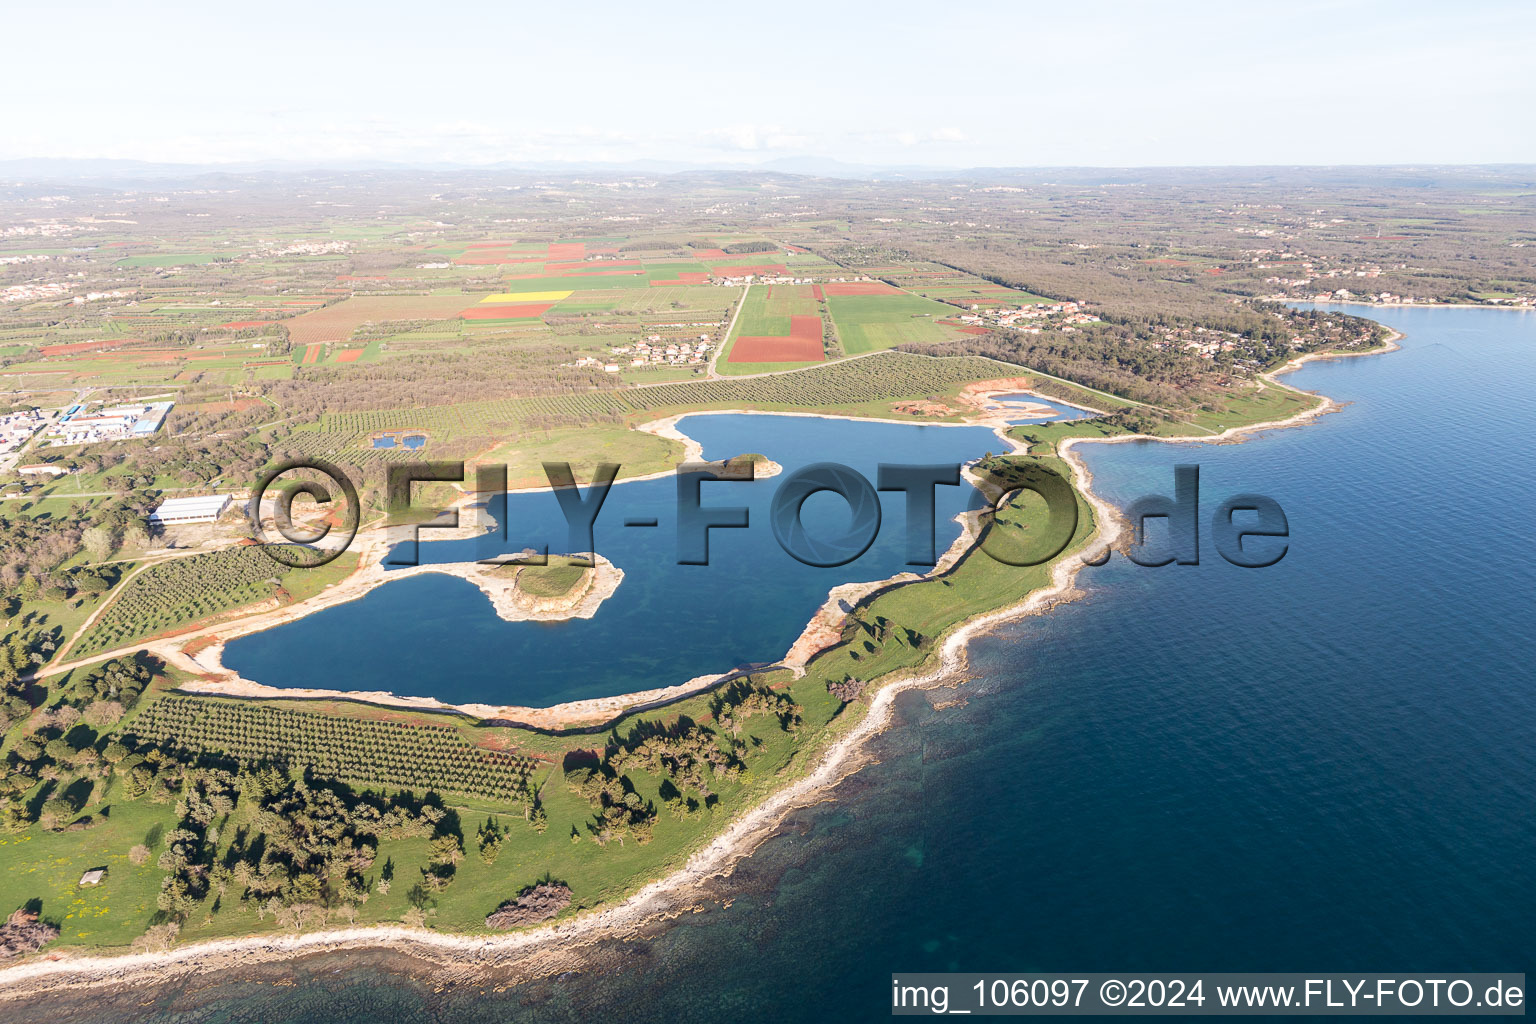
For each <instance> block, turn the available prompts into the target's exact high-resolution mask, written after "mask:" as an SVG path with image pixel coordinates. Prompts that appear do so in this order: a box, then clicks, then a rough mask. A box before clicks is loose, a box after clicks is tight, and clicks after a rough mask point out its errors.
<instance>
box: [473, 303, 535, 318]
mask: <svg viewBox="0 0 1536 1024" xmlns="http://www.w3.org/2000/svg"><path fill="white" fill-rule="evenodd" d="M553 306H554V303H553V302H522V303H519V304H517V305H515V306H472V307H471V308H469V309H466V310H465V311H464V312H463V313H461V314H460V316H462V317H463V318H464V319H465V320H526V319H529V318H532V317H540V316H543V315H544V314H545V313H546V312H547V311H548V310H549V309H550V308H551V307H553Z"/></svg>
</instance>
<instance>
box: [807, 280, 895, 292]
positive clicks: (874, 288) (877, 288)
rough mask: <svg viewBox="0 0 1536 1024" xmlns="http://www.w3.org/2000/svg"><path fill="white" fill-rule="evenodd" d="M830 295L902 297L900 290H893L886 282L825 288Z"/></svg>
mask: <svg viewBox="0 0 1536 1024" xmlns="http://www.w3.org/2000/svg"><path fill="white" fill-rule="evenodd" d="M822 290H823V291H824V292H826V293H827V294H828V295H900V294H901V289H900V288H892V287H891V286H890V285H888V284H886V283H885V282H884V281H842V282H837V283H833V284H829V285H825V286H823V288H822Z"/></svg>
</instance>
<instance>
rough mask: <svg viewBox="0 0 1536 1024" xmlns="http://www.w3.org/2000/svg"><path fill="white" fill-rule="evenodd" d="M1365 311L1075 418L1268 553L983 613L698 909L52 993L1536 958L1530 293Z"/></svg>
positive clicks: (777, 995)
mask: <svg viewBox="0 0 1536 1024" xmlns="http://www.w3.org/2000/svg"><path fill="white" fill-rule="evenodd" d="M1349 311H1351V312H1359V311H1358V310H1354V309H1351V310H1349ZM1370 315H1372V316H1373V317H1375V318H1377V319H1379V320H1381V321H1382V322H1384V323H1386V324H1388V325H1390V326H1392V327H1395V328H1397V329H1398V330H1400V331H1402V332H1404V333H1405V335H1406V337H1405V338H1404V339H1403V341H1402V342H1401V344H1402V346H1403V348H1402V351H1400V352H1396V353H1393V354H1390V355H1386V356H1373V357H1367V358H1358V359H1348V360H1340V361H1333V362H1325V363H1311V364H1308V365H1307V366H1306V367H1304V368H1303V369H1302V370H1300V371H1298V372H1296V373H1294V374H1292V375H1290V376H1289V377H1288V378H1287V379H1288V380H1289V382H1290V383H1292V384H1294V385H1296V386H1299V387H1303V388H1309V389H1315V390H1319V391H1321V392H1324V393H1326V394H1328V395H1331V396H1333V397H1335V398H1338V399H1340V400H1341V401H1343V402H1345V403H1347V404H1346V405H1345V407H1344V408H1343V410H1342V411H1340V412H1338V413H1335V414H1332V415H1328V416H1325V417H1322V418H1321V419H1319V420H1317V421H1315V422H1313V423H1312V424H1310V425H1307V426H1303V427H1300V428H1296V429H1290V430H1282V431H1274V432H1271V433H1269V434H1267V435H1265V436H1262V437H1259V438H1257V439H1255V440H1252V441H1250V442H1248V443H1245V444H1241V445H1221V446H1212V445H1203V446H1202V445H1190V446H1174V445H1167V444H1155V443H1146V444H1122V445H1110V446H1088V447H1087V448H1085V449H1084V450H1085V451H1086V452H1087V453H1088V454H1087V458H1088V461H1089V463H1090V464H1091V466H1092V468H1093V471H1094V473H1095V477H1096V481H1097V486H1098V487H1099V488H1100V489H1101V490H1102V491H1103V492H1104V493H1105V494H1107V495H1109V496H1110V497H1112V498H1114V499H1116V500H1119V501H1129V500H1131V499H1134V498H1136V497H1139V496H1141V495H1143V494H1148V493H1171V491H1172V467H1173V466H1174V465H1175V464H1179V463H1197V464H1198V465H1199V466H1200V467H1201V474H1202V487H1203V492H1202V515H1203V516H1209V514H1210V511H1211V510H1212V509H1213V508H1214V506H1215V504H1216V502H1218V501H1219V500H1221V499H1222V498H1224V497H1226V496H1227V495H1229V494H1233V493H1238V492H1254V493H1260V494H1264V495H1267V496H1269V497H1272V498H1273V499H1274V500H1276V501H1278V502H1279V503H1280V504H1281V506H1282V507H1283V509H1284V510H1285V513H1286V516H1287V519H1288V522H1289V526H1290V537H1289V549H1288V552H1287V554H1286V556H1285V558H1284V559H1283V560H1282V561H1281V562H1280V563H1279V564H1277V565H1275V566H1273V567H1270V568H1266V569H1242V568H1238V567H1235V566H1232V565H1229V564H1227V563H1226V562H1224V561H1223V560H1222V559H1221V558H1220V557H1218V556H1217V555H1216V552H1215V550H1214V548H1213V547H1212V546H1211V543H1210V539H1209V533H1208V530H1207V531H1203V533H1204V536H1203V537H1202V543H1203V545H1204V547H1203V549H1202V552H1201V555H1202V557H1201V560H1200V564H1198V565H1169V566H1165V567H1162V568H1156V569H1152V568H1143V567H1140V566H1137V565H1133V564H1131V563H1130V562H1128V561H1127V560H1126V559H1124V558H1123V557H1121V556H1118V555H1117V556H1115V557H1114V558H1112V559H1111V561H1110V562H1109V563H1108V564H1107V565H1105V566H1103V567H1102V568H1096V569H1089V570H1086V571H1085V572H1084V573H1083V574H1082V576H1081V577H1080V583H1081V585H1082V586H1083V588H1084V590H1085V594H1084V596H1083V597H1082V598H1081V599H1080V600H1077V601H1075V602H1073V603H1071V604H1068V605H1065V606H1062V607H1059V608H1057V609H1055V610H1054V611H1052V612H1051V613H1049V614H1047V615H1043V616H1038V617H1035V618H1030V619H1026V620H1023V621H1020V622H1017V623H1014V624H1011V625H1008V626H1005V627H1002V628H999V629H997V630H996V631H995V632H993V633H991V634H990V635H988V636H986V637H984V638H981V639H979V640H977V641H976V642H975V643H974V644H973V645H972V649H971V665H970V671H969V673H968V675H967V678H966V679H965V680H964V682H963V683H961V684H959V685H957V686H955V687H954V688H951V689H942V690H937V691H928V692H907V693H905V694H903V695H902V696H901V697H900V698H899V700H898V702H897V703H898V707H897V713H896V719H897V720H896V724H895V726H894V727H893V728H892V729H890V730H889V731H888V732H887V733H885V734H884V735H882V736H881V737H880V738H879V739H878V740H877V741H876V742H875V744H874V753H875V754H876V756H877V763H875V764H873V765H871V766H869V767H867V768H865V769H864V770H863V771H861V772H859V773H858V774H857V775H855V776H853V777H852V778H850V779H849V780H847V781H846V782H844V783H843V784H841V785H840V786H839V787H838V788H837V789H836V790H835V792H834V796H835V799H834V800H831V801H829V802H825V803H820V804H817V805H816V806H814V807H810V808H806V809H803V810H800V811H797V812H795V813H794V814H793V815H792V816H791V817H790V818H789V820H788V821H787V822H786V823H785V825H784V827H783V828H782V829H781V830H780V831H779V833H778V834H777V835H776V836H775V837H773V838H771V839H770V840H768V841H767V842H765V843H764V844H763V845H762V846H761V847H760V848H759V849H758V850H757V852H756V853H754V854H753V855H752V856H751V857H750V858H748V859H746V860H745V861H743V862H742V863H741V864H740V865H739V866H738V867H737V868H736V870H735V871H734V873H733V874H732V875H731V876H730V877H729V878H727V879H725V880H723V881H721V882H720V883H719V886H718V890H719V893H718V895H719V899H718V901H715V902H709V903H706V904H705V908H704V911H703V912H702V913H697V914H683V915H681V917H680V919H678V920H677V921H675V922H672V923H669V924H667V925H664V926H658V927H657V928H656V929H655V930H654V931H653V932H652V933H650V934H649V935H648V936H647V937H646V938H644V939H641V940H636V941H632V942H627V943H622V944H611V945H608V946H605V947H603V948H601V949H600V950H598V951H597V954H596V956H595V959H594V961H593V966H592V967H591V968H590V969H587V970H584V971H581V972H578V973H576V974H573V975H566V976H562V977H559V978H550V979H543V980H540V981H537V982H533V983H529V984H523V985H518V986H513V987H510V988H507V989H505V990H504V991H495V990H494V988H493V987H492V986H491V985H489V984H448V983H445V982H444V981H443V979H442V978H441V977H440V976H438V977H434V975H433V972H431V971H426V970H423V969H422V968H421V967H420V966H419V965H417V964H415V963H414V962H413V961H411V960H409V959H408V958H405V957H403V956H400V955H399V954H394V953H386V952H366V953H349V954H326V955H317V956H313V957H309V958H306V959H304V960H300V961H296V962H293V963H289V964H284V965H281V966H280V967H266V968H261V969H257V970H241V971H230V972H223V973H205V974H202V975H199V976H197V977H195V978H193V979H190V980H185V981H181V982H175V983H171V984H167V985H163V986H160V987H159V988H157V989H155V990H153V991H144V990H124V991H117V992H102V993H97V994H93V995H92V996H90V997H89V998H75V997H69V998H68V1000H67V1001H58V1000H56V1001H54V1002H52V1003H50V1004H48V1007H47V1012H48V1016H49V1017H50V1018H56V1019H75V1020H100V1021H127V1020H146V1021H151V1020H152V1021H171V1020H175V1021H181V1022H191V1021H199V1022H200V1021H263V1022H279V1021H294V1022H297V1021H306V1022H321V1021H338V1022H340V1021H348V1022H350V1021H372V1020H378V1019H392V1020H401V1021H406V1020H431V1021H477V1022H478V1021H591V1020H604V1019H623V1020H634V1021H661V1020H674V1021H733V1022H755V1021H763V1022H800V1021H805V1022H812V1021H829V1020H880V1019H884V1018H885V1017H886V1016H887V1013H888V1010H887V1001H888V985H889V977H890V974H891V972H893V971H906V972H914V971H947V970H969V971H1026V970H1058V971H1130V970H1163V971H1190V970H1214V971H1472V970H1478V971H1525V970H1529V969H1530V968H1531V967H1532V965H1533V964H1536V925H1533V922H1536V878H1533V875H1532V865H1533V863H1536V675H1533V672H1532V666H1533V665H1536V626H1533V622H1532V601H1533V598H1536V584H1533V580H1536V574H1533V572H1532V569H1531V554H1530V550H1531V539H1530V538H1531V519H1530V517H1531V513H1532V509H1533V508H1536V455H1533V452H1532V443H1533V442H1532V439H1533V438H1536V314H1522V313H1518V312H1513V311H1500V310H1472V309H1424V310H1412V309H1391V310H1379V311H1372V312H1371V313H1370ZM752 447H753V448H760V447H762V446H760V445H754V446H752ZM386 589H387V588H386ZM936 705H938V706H937V707H936ZM727 903H728V905H727ZM38 1009H42V1007H38ZM25 1016H26V1015H25V1014H23V1018H25ZM39 1019H41V1018H39Z"/></svg>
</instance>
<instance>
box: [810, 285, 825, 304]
mask: <svg viewBox="0 0 1536 1024" xmlns="http://www.w3.org/2000/svg"><path fill="white" fill-rule="evenodd" d="M811 295H812V297H814V298H815V299H816V301H817V302H820V301H821V300H822V299H824V298H826V297H827V293H826V292H824V291H822V288H821V285H819V284H813V285H811Z"/></svg>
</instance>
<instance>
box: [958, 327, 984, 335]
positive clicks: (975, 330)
mask: <svg viewBox="0 0 1536 1024" xmlns="http://www.w3.org/2000/svg"><path fill="white" fill-rule="evenodd" d="M960 333H961V334H986V333H988V332H987V329H986V328H985V327H962V328H960Z"/></svg>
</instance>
